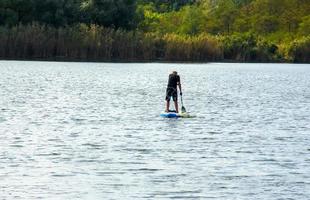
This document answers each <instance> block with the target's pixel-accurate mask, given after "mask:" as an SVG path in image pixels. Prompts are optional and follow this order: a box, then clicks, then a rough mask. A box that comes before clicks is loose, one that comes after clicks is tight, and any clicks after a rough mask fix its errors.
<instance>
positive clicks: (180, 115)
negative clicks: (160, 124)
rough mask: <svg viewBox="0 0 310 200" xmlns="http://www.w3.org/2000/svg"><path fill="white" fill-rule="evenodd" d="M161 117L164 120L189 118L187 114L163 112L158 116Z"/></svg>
mask: <svg viewBox="0 0 310 200" xmlns="http://www.w3.org/2000/svg"><path fill="white" fill-rule="evenodd" d="M160 116H161V117H164V118H191V117H193V116H191V115H190V114H188V113H186V112H185V113H175V112H164V113H161V114H160Z"/></svg>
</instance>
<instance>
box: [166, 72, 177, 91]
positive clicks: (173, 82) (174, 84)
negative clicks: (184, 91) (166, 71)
mask: <svg viewBox="0 0 310 200" xmlns="http://www.w3.org/2000/svg"><path fill="white" fill-rule="evenodd" d="M177 83H180V76H179V75H175V74H170V75H169V80H168V87H172V88H177Z"/></svg>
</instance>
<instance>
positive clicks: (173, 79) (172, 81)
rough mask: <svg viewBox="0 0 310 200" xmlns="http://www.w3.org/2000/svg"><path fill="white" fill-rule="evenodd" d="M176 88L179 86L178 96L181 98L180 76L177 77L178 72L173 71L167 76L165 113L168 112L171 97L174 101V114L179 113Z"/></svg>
mask: <svg viewBox="0 0 310 200" xmlns="http://www.w3.org/2000/svg"><path fill="white" fill-rule="evenodd" d="M177 86H179V89H180V95H181V96H182V87H181V80H180V76H179V75H178V72H176V71H173V72H172V73H171V74H169V80H168V86H167V90H166V110H165V112H169V107H170V99H171V97H172V99H173V101H174V106H175V111H176V113H179V106H178V89H177Z"/></svg>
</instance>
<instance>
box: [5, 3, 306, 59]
mask: <svg viewBox="0 0 310 200" xmlns="http://www.w3.org/2000/svg"><path fill="white" fill-rule="evenodd" d="M15 1H17V0H9V1H6V0H4V1H3V2H1V3H0V59H2V60H48V61H92V62H196V63H199V62H277V63H291V62H294V63H310V15H309V12H308V11H310V6H309V5H308V4H307V2H306V1H303V0H289V1H288V0H287V1H278V0H260V1H259V0H200V1H193V0H192V1H191V0H188V1H186V0H183V1H179V2H182V3H176V2H178V1H171V2H172V3H173V2H174V3H173V4H172V3H167V2H166V1H160V0H157V1H156V0H154V1H143V0H137V1H133V0H132V1H123V0H122V1H120V0H119V1H117V2H118V4H116V3H115V2H114V4H113V5H112V4H111V5H107V2H105V1H102V0H92V1H83V0H76V1H71V0H61V1H48V0H43V1H37V0H32V1H26V0H19V1H21V2H22V3H21V2H19V4H14V2H15ZM12 2H13V3H12ZM64 2H65V3H66V4H64ZM70 2H71V3H70ZM73 2H75V3H73ZM87 2H88V4H86V3H87ZM103 2H105V3H103ZM109 2H112V3H113V1H109ZM120 2H122V3H120ZM45 3H46V5H45ZM297 3H298V5H297ZM81 5H82V6H81ZM66 6H67V7H66ZM112 6H114V7H112ZM126 6H127V7H126ZM30 8H31V9H33V10H32V11H33V13H35V14H31V13H30V14H29V12H28V10H27V9H30ZM113 9H114V10H116V11H117V12H116V13H113V12H110V11H111V10H113ZM288 9H290V10H288ZM69 11H70V12H69ZM59 13H60V14H59ZM307 13H308V15H307ZM254 14H255V15H254ZM57 15H59V16H57ZM100 16H102V17H100ZM56 19H58V20H56Z"/></svg>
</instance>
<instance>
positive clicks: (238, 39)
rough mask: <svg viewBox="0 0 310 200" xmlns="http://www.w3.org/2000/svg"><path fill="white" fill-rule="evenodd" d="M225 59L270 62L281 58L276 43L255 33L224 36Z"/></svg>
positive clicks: (221, 38)
mask: <svg viewBox="0 0 310 200" xmlns="http://www.w3.org/2000/svg"><path fill="white" fill-rule="evenodd" d="M220 41H221V43H222V46H223V48H224V59H228V60H235V61H239V62H249V61H250V62H270V61H277V60H278V58H279V54H278V47H277V45H276V44H273V43H271V42H268V41H267V40H265V39H263V38H261V37H257V36H254V35H253V34H235V35H232V36H222V37H220Z"/></svg>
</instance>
